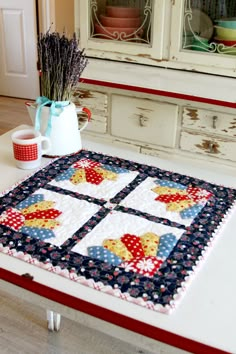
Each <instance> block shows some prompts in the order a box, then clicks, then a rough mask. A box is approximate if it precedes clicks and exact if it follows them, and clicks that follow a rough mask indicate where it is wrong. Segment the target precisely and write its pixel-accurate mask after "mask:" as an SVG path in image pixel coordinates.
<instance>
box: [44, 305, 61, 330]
mask: <svg viewBox="0 0 236 354" xmlns="http://www.w3.org/2000/svg"><path fill="white" fill-rule="evenodd" d="M47 323H48V330H49V331H56V332H58V331H59V330H60V324H61V315H60V314H59V313H57V312H53V311H51V310H47Z"/></svg>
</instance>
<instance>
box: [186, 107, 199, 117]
mask: <svg viewBox="0 0 236 354" xmlns="http://www.w3.org/2000/svg"><path fill="white" fill-rule="evenodd" d="M186 111H188V113H187V116H189V117H190V119H191V120H199V117H198V109H190V108H186Z"/></svg>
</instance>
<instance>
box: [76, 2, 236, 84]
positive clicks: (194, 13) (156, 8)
mask: <svg viewBox="0 0 236 354" xmlns="http://www.w3.org/2000/svg"><path fill="white" fill-rule="evenodd" d="M75 4H76V7H75V8H76V11H75V26H76V29H77V31H78V32H79V35H80V40H81V46H82V47H83V48H85V49H86V52H87V53H88V55H89V56H91V57H93V58H100V59H109V60H117V61H122V62H132V63H141V64H145V65H152V66H157V67H165V68H172V69H173V68H174V69H179V70H188V71H193V70H194V71H198V72H204V73H213V74H217V75H224V76H229V77H236V71H235V69H236V62H235V54H236V48H235V43H236V36H235V35H234V33H230V34H229V36H230V37H226V38H225V37H224V36H223V37H221V36H220V34H219V33H218V32H217V31H218V30H217V27H216V26H217V25H218V24H219V22H218V21H219V20H220V19H221V18H227V19H230V18H234V17H236V2H235V0H89V1H83V0H75ZM111 6H113V7H123V8H124V7H125V8H126V9H127V11H131V10H132V9H133V10H138V11H139V13H138V15H134V16H138V17H136V19H139V20H140V21H138V22H136V24H133V22H124V20H126V18H127V17H129V16H131V15H128V14H123V15H122V14H120V13H118V14H117V13H115V14H114V13H112V14H110V12H109V11H110V10H109V8H110V7H111ZM117 16H118V21H117ZM132 16H133V14H132ZM120 17H121V18H120ZM128 20H129V19H128ZM123 22H124V24H123V25H122V23H123ZM235 31H236V30H235ZM225 39H230V40H231V42H227V43H226V42H225ZM232 40H233V41H234V42H235V43H233V42H232Z"/></svg>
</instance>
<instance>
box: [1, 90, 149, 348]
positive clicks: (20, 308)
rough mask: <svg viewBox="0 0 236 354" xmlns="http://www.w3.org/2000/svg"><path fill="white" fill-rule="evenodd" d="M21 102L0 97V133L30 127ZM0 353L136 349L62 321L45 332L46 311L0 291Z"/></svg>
mask: <svg viewBox="0 0 236 354" xmlns="http://www.w3.org/2000/svg"><path fill="white" fill-rule="evenodd" d="M24 102H25V101H24V100H21V99H16V98H7V97H2V96H0V134H3V133H5V132H6V131H8V130H10V129H12V128H14V127H16V126H18V125H20V124H31V121H30V118H29V116H28V113H27V110H26V108H25V104H24ZM0 353H1V354H137V353H145V354H148V352H145V351H143V350H140V349H139V348H137V347H135V346H132V345H129V344H127V343H125V342H122V341H120V340H117V339H114V338H111V337H110V336H109V335H104V334H102V333H101V332H97V331H95V330H93V329H89V328H87V327H85V326H82V325H80V324H78V323H75V322H73V321H71V320H69V319H66V318H62V323H61V330H60V332H58V333H56V332H49V331H48V330H47V322H46V310H45V309H42V308H37V307H34V306H33V305H31V304H29V303H27V302H25V301H24V300H19V299H18V298H16V297H14V296H13V295H9V294H7V293H5V292H2V291H0Z"/></svg>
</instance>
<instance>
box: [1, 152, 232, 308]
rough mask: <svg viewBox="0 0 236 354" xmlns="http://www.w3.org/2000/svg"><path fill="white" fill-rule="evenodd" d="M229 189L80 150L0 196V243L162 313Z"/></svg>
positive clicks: (206, 240) (226, 204)
mask: <svg viewBox="0 0 236 354" xmlns="http://www.w3.org/2000/svg"><path fill="white" fill-rule="evenodd" d="M235 201H236V190H235V189H233V188H227V187H224V186H218V185H215V184H213V183H209V182H207V181H203V180H199V179H196V178H193V177H189V176H184V175H181V174H178V173H175V172H170V171H164V170H161V169H159V168H157V167H154V166H147V165H144V164H140V163H136V162H132V161H128V160H124V159H120V158H117V157H112V156H107V155H103V154H98V153H95V152H91V151H86V150H82V151H80V152H79V153H77V154H74V155H70V156H66V157H62V158H59V159H56V160H54V161H53V162H51V163H50V164H49V165H48V166H47V167H45V168H43V169H42V170H40V171H38V172H36V173H35V174H33V175H32V176H30V177H29V178H28V179H26V180H25V181H23V182H21V183H19V184H18V185H17V186H15V187H13V188H12V189H11V190H9V191H8V192H5V193H4V194H3V195H2V196H1V203H0V251H1V252H4V253H7V254H9V256H14V257H18V258H20V259H22V260H24V261H27V262H29V261H30V263H32V264H35V266H40V267H43V268H44V269H47V270H48V271H52V272H55V273H58V275H63V276H65V277H68V278H69V279H71V281H76V282H79V283H81V284H83V285H86V286H90V287H93V288H94V289H96V290H98V291H103V292H106V293H108V294H110V295H111V296H112V295H113V296H118V297H120V298H121V299H124V300H126V301H130V302H133V303H136V304H138V305H141V306H144V307H147V308H149V309H151V310H156V311H161V312H164V313H170V312H171V311H172V310H173V309H174V308H175V306H176V303H177V301H178V300H179V299H180V297H181V295H182V293H183V291H184V289H185V288H186V284H187V283H189V280H190V279H192V278H193V276H194V274H195V270H196V268H197V265H198V264H199V262H200V261H201V260H202V258H203V255H204V253H205V252H206V250H207V249H208V248H209V247H210V246H211V245H212V241H213V240H214V238H215V237H216V235H218V234H219V231H220V229H221V227H222V225H223V224H224V223H225V221H226V220H227V218H228V217H229V216H230V215H231V213H232V212H233V210H234V207H235Z"/></svg>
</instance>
